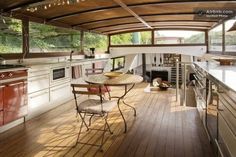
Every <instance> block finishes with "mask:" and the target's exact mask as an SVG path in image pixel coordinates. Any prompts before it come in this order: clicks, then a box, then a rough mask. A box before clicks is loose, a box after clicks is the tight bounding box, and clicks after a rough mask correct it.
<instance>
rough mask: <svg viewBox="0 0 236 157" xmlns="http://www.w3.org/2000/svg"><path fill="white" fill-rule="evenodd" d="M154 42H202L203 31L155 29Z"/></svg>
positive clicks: (203, 37) (203, 40) (203, 39)
mask: <svg viewBox="0 0 236 157" xmlns="http://www.w3.org/2000/svg"><path fill="white" fill-rule="evenodd" d="M154 43H155V44H204V43H205V32H201V31H182V30H160V31H155V35H154Z"/></svg>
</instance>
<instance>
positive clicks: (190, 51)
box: [110, 46, 206, 57]
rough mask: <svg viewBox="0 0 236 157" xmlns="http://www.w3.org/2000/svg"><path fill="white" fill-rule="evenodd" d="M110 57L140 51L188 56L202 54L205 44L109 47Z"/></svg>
mask: <svg viewBox="0 0 236 157" xmlns="http://www.w3.org/2000/svg"><path fill="white" fill-rule="evenodd" d="M110 53H111V56H112V57H117V56H126V55H129V54H141V53H177V54H183V55H190V56H203V55H204V54H206V46H161V47H157V46H154V47H111V48H110Z"/></svg>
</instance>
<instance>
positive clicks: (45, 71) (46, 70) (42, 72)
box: [28, 67, 50, 77]
mask: <svg viewBox="0 0 236 157" xmlns="http://www.w3.org/2000/svg"><path fill="white" fill-rule="evenodd" d="M49 73H50V68H49V67H47V68H46V67H44V68H40V69H36V68H35V69H30V70H29V73H28V75H29V77H34V76H41V75H47V74H49Z"/></svg>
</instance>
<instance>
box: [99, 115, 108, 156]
mask: <svg viewBox="0 0 236 157" xmlns="http://www.w3.org/2000/svg"><path fill="white" fill-rule="evenodd" d="M104 120H105V124H104V128H103V133H102V139H101V145H100V147H99V150H100V151H101V152H103V149H102V146H103V144H104V137H105V133H106V130H107V129H106V127H107V123H106V117H104Z"/></svg>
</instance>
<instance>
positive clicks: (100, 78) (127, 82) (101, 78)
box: [84, 74, 143, 133]
mask: <svg viewBox="0 0 236 157" xmlns="http://www.w3.org/2000/svg"><path fill="white" fill-rule="evenodd" d="M84 80H85V82H87V83H90V84H98V85H104V86H123V87H124V94H122V95H121V96H112V97H111V98H117V99H118V100H117V106H118V109H119V112H120V114H121V117H122V119H123V121H124V127H125V129H124V132H125V133H126V132H127V123H126V120H125V117H124V114H123V112H122V110H121V108H120V104H121V103H120V102H121V101H122V102H123V104H124V105H126V106H128V107H130V108H132V109H133V111H134V116H136V109H135V107H134V106H131V105H129V104H128V103H126V102H125V101H124V98H125V97H126V95H127V94H128V93H129V92H130V91H131V90H132V89H133V88H134V86H135V84H137V83H141V82H142V81H143V77H141V76H139V75H133V74H122V75H120V76H118V77H114V78H109V77H107V76H105V75H104V74H98V75H89V76H87V77H85V78H84Z"/></svg>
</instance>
